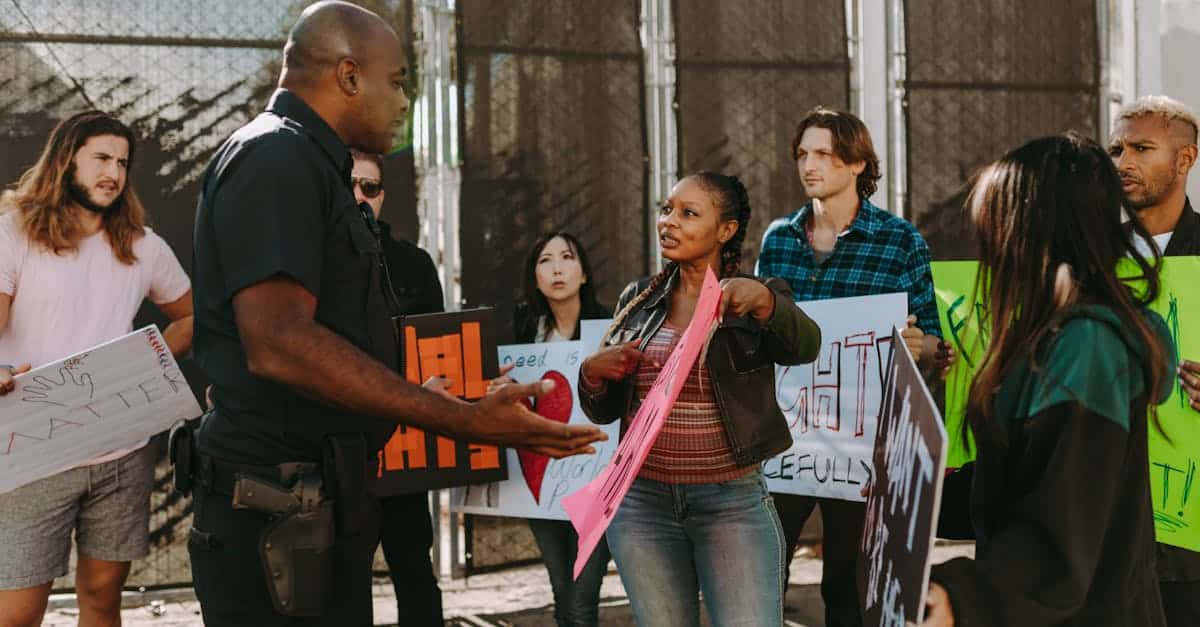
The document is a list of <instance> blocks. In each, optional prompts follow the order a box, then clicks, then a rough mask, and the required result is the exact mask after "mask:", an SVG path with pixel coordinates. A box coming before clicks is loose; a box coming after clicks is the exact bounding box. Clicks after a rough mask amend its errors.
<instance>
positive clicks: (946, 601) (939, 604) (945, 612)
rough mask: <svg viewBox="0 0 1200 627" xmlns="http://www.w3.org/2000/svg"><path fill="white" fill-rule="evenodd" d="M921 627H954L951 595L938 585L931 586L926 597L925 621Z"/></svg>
mask: <svg viewBox="0 0 1200 627" xmlns="http://www.w3.org/2000/svg"><path fill="white" fill-rule="evenodd" d="M908 624H909V625H911V624H912V623H908ZM921 627H954V609H953V608H952V607H951V606H950V595H948V594H946V589H945V588H943V587H941V586H939V585H938V584H936V583H931V584H929V594H928V595H926V597H925V620H924V621H922V622H921Z"/></svg>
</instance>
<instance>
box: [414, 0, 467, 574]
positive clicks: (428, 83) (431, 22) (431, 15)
mask: <svg viewBox="0 0 1200 627" xmlns="http://www.w3.org/2000/svg"><path fill="white" fill-rule="evenodd" d="M415 12H416V15H415V16H414V20H413V26H414V28H413V30H414V43H413V48H414V51H415V54H416V60H415V61H416V63H415V64H416V70H417V81H418V91H417V93H416V94H415V98H414V101H413V152H414V161H415V164H416V171H417V218H418V220H419V222H420V227H421V228H420V235H419V239H418V243H419V244H420V246H421V247H422V248H424V249H425V250H427V251H429V253H430V255H431V256H432V257H433V259H434V263H435V264H437V267H438V273H439V274H440V275H441V280H442V288H443V293H444V298H445V304H446V308H447V309H448V310H454V309H457V308H458V307H459V305H460V303H461V302H462V281H461V277H462V257H461V254H460V252H459V236H458V231H459V187H460V184H461V182H462V176H461V172H460V168H459V165H460V157H459V146H458V115H459V112H458V85H457V82H456V75H455V71H454V67H453V59H454V54H453V49H454V45H455V39H456V37H455V33H456V30H457V28H456V24H455V6H454V0H417V3H416V5H415ZM430 505H431V507H430V514H431V516H432V517H433V555H432V560H433V564H434V568H435V569H436V571H437V572H438V573H439V574H440V573H443V572H446V571H447V570H449V571H450V572H451V573H453V572H454V571H455V568H454V567H455V565H456V564H457V563H458V553H459V551H458V544H459V543H458V533H457V527H458V515H457V514H455V513H451V514H450V515H449V525H448V528H447V527H445V526H443V525H442V521H441V513H442V492H441V491H436V492H433V493H432V494H431V495H430ZM447 533H448V534H449V540H450V542H449V545H450V546H449V550H450V551H449V552H450V555H449V556H445V557H446V558H448V559H449V561H450V564H449V568H448V569H447V568H446V567H445V565H443V557H444V556H443V551H442V539H443V537H444V534H447Z"/></svg>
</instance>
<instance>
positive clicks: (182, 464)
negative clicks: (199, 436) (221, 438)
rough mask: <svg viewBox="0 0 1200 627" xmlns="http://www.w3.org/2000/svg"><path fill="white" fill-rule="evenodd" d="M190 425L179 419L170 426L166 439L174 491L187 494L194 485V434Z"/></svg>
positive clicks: (195, 458) (195, 457)
mask: <svg viewBox="0 0 1200 627" xmlns="http://www.w3.org/2000/svg"><path fill="white" fill-rule="evenodd" d="M195 433H196V432H195V430H194V429H193V428H192V425H191V424H190V423H188V422H187V421H184V420H181V421H179V422H177V423H175V424H174V425H173V426H172V427H171V436H170V438H169V439H168V440H167V456H168V458H170V460H171V465H172V466H173V468H174V474H175V491H176V492H179V493H180V494H188V493H190V492H191V491H192V486H194V485H195V477H196V460H197V456H196V436H195Z"/></svg>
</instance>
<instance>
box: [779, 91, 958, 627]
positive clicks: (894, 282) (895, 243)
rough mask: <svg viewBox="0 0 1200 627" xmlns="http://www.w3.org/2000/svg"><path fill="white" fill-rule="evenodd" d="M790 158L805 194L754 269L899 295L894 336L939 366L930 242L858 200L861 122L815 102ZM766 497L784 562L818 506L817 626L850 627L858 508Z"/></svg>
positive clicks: (823, 288) (855, 621) (864, 147)
mask: <svg viewBox="0 0 1200 627" xmlns="http://www.w3.org/2000/svg"><path fill="white" fill-rule="evenodd" d="M792 156H793V158H795V159H796V165H797V169H798V171H799V174H800V178H801V180H802V181H803V183H804V192H805V194H807V195H808V196H809V197H810V198H811V199H812V200H810V201H809V203H808V204H806V205H804V206H803V207H801V208H800V209H799V210H798V211H795V212H793V213H792V214H791V215H788V216H785V217H782V218H779V219H778V220H775V221H774V222H772V223H771V225H770V226H769V227H768V228H767V232H766V234H765V235H764V236H763V242H762V251H761V253H760V254H759V257H758V265H757V267H756V273H757V274H758V275H759V276H761V277H779V278H782V279H785V280H787V281H788V282H790V283H791V285H792V290H793V292H794V293H795V297H796V300H797V301H809V300H821V299H826V298H839V297H845V296H869V295H873V294H887V293H891V292H906V293H907V294H908V309H909V312H910V314H911V315H910V316H909V317H908V328H906V329H904V331H903V332H902V334H901V335H902V336H903V337H904V340H905V344H907V345H908V348H909V350H910V351H911V352H912V355H913V359H915V360H916V361H917V363H918V364H919V365H920V366H921V367H922V370H923V371H925V372H927V373H928V372H932V371H935V370H939V369H944V368H945V367H947V366H948V364H949V361H950V360H951V359H952V358H953V355H952V353H951V352H950V350H949V349H948V348H946V347H945V345H944V344H941V342H940V339H941V334H942V333H941V326H940V324H939V323H938V313H937V305H936V303H935V301H934V296H933V275H932V273H931V271H930V268H929V261H930V256H929V247H928V246H926V245H925V240H924V239H922V238H921V234H920V233H919V232H917V229H916V228H915V227H913V225H911V224H909V223H908V222H905V221H904V220H902V219H900V218H898V217H896V216H894V215H892V214H890V213H888V212H886V211H884V210H883V209H880V208H879V207H876V206H875V205H873V204H871V202H870V201H869V200H867V198H868V197H869V196H870V195H871V194H872V193H874V191H875V185H876V182H877V181H878V180H879V178H880V174H879V158H878V157H877V156H876V155H875V149H874V146H873V145H872V143H871V135H870V133H869V132H868V130H867V127H866V125H864V124H863V123H862V121H861V120H859V119H858V118H857V117H855V116H853V115H851V114H849V113H844V112H841V111H833V110H829V109H824V108H820V107H818V108H817V109H814V110H813V111H811V112H810V113H809V114H808V116H807V117H806V118H805V119H804V120H803V121H802V122H801V123H800V126H799V128H797V130H796V136H795V138H794V139H793V140H792ZM774 498H775V505H776V508H777V509H778V511H779V518H780V521H781V522H782V523H783V528H784V536H785V538H786V540H787V556H788V558H787V559H788V564H789V565H790V564H791V559H792V554H793V553H794V552H795V548H796V542H797V540H798V539H799V536H800V531H801V529H803V527H804V524H805V522H806V521H807V520H808V517H809V515H810V514H811V513H812V511H813V508H814V507H815V506H816V505H817V503H818V502H819V503H820V504H821V518H822V523H823V528H824V566H823V568H824V572H823V576H822V579H821V596H822V598H823V599H824V601H825V624H826V625H827V626H829V627H859V626H860V625H861V624H862V617H861V614H860V611H859V603H858V594H857V588H856V582H855V576H856V575H855V573H856V570H855V562H856V560H857V558H858V551H859V540H860V538H861V536H862V530H863V518H864V514H865V504H864V503H858V502H851V501H842V500H835V499H824V498H821V499H818V498H815V497H810V496H796V495H789V494H775V495H774Z"/></svg>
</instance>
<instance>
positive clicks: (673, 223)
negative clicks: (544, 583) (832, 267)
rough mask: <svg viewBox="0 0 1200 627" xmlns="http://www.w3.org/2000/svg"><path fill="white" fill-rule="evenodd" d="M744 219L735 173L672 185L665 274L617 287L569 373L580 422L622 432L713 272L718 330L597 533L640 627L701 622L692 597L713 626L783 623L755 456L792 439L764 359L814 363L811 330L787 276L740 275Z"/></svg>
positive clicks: (663, 220) (772, 515)
mask: <svg viewBox="0 0 1200 627" xmlns="http://www.w3.org/2000/svg"><path fill="white" fill-rule="evenodd" d="M749 222H750V202H749V198H748V197H747V194H746V188H745V187H744V186H743V185H742V183H741V182H740V181H738V179H737V178H736V177H732V176H725V175H722V174H715V173H709V172H701V173H699V174H695V175H693V176H689V177H687V178H685V179H683V180H682V181H680V182H679V183H677V184H676V185H675V187H674V188H673V189H672V190H671V196H670V198H668V199H667V201H666V203H665V204H664V205H663V206H662V208H661V209H660V211H659V217H658V225H657V226H658V237H659V243H660V245H661V247H662V252H663V257H664V258H666V260H667V263H666V266H665V267H664V269H663V271H662V272H660V273H659V274H658V275H657V276H654V277H651V278H646V279H642V280H640V281H635V282H633V283H630V284H629V286H628V287H626V288H625V291H624V293H623V294H622V295H621V298H620V300H619V302H618V305H617V307H618V309H619V313H618V314H617V315H616V317H615V319H614V320H613V323H612V326H611V327H610V328H609V330H608V332H607V333H606V334H605V340H604V342H605V343H604V348H602V349H601V350H599V351H598V352H597V353H595V354H593V355H591V356H590V357H588V358H587V359H586V360H584V362H583V364H582V367H581V370H580V397H581V402H582V405H583V408H584V411H585V412H586V413H587V414H588V416H589V417H590V418H591V419H592V420H593V421H595V422H599V423H610V422H613V421H616V420H623V423H622V426H623V427H625V426H627V425H628V421H629V420H631V419H632V417H633V416H634V415H635V414H636V413H637V407H638V405H639V404H640V402H641V400H642V399H643V398H644V397H645V395H646V394H647V393H648V392H649V390H650V388H651V386H652V385H653V383H654V380H655V379H656V378H657V376H658V374H659V372H660V370H661V369H662V365H661V364H663V363H666V361H667V357H668V356H669V355H670V353H671V351H672V350H673V349H674V346H675V343H676V342H678V341H679V339H680V337H681V336H682V335H683V332H684V330H685V329H686V328H687V326H688V324H689V323H690V322H691V319H692V315H693V313H694V312H695V308H696V305H697V301H698V298H699V295H700V291H701V287H702V285H703V283H704V278H705V275H706V272H707V271H708V270H709V269H710V268H711V269H712V270H713V271H714V272H716V273H718V274H719V276H720V277H721V279H722V285H721V287H722V307H723V308H724V313H723V318H722V320H721V323H720V325H719V327H718V328H717V329H716V330H715V331H714V332H713V333H712V335H711V336H710V337H709V339H708V341H707V345H706V346H705V349H704V352H703V353H702V356H701V357H700V359H698V360H697V362H696V364H695V366H693V368H692V370H691V372H689V373H688V375H687V378H686V380H685V381H684V383H683V386H682V388H681V389H680V391H679V397H678V400H676V402H675V405H674V406H673V407H672V409H671V413H670V415H669V416H668V417H667V418H666V422H665V424H664V425H663V427H662V431H661V432H660V433H659V435H658V438H657V439H656V440H655V442H654V443H653V447H652V448H651V450H650V452H649V455H648V457H647V458H646V461H645V464H644V465H643V466H642V468H641V471H640V473H639V474H638V477H637V479H636V480H635V481H634V482H633V485H632V486H631V487H630V489H629V492H628V494H627V495H626V496H625V498H624V500H623V501H622V502H621V505H620V508H619V509H618V510H617V513H616V515H615V517H614V518H613V520H612V523H611V525H610V526H609V528H608V543H609V547H610V548H611V549H612V553H613V558H614V559H615V560H616V562H617V569H618V571H619V572H620V575H621V581H622V582H623V583H624V584H625V590H626V592H627V593H628V594H629V601H630V604H631V605H632V607H633V612H634V615H635V616H636V617H637V623H638V625H640V626H642V627H657V626H666V625H671V626H675V625H681V626H682V625H686V626H691V625H699V624H700V623H699V620H700V601H699V594H698V593H703V596H704V604H705V607H706V609H707V610H708V616H709V618H710V619H711V621H712V624H713V625H714V626H715V627H722V626H726V625H754V626H755V627H770V626H772V625H782V623H783V568H784V560H783V549H784V541H783V531H782V529H781V527H780V524H779V518H778V516H777V514H776V512H775V508H774V505H773V504H772V501H771V497H770V495H769V494H768V493H767V487H766V482H765V480H764V479H763V476H762V472H761V470H759V462H761V461H762V460H764V459H766V458H768V457H771V456H773V455H775V454H777V453H779V452H781V451H783V450H785V449H787V448H788V447H789V446H790V445H791V442H792V438H791V433H790V432H789V430H788V425H787V421H786V420H785V419H784V417H783V414H782V412H781V411H780V410H779V406H778V404H776V401H775V391H774V390H775V387H774V385H775V364H799V363H805V362H810V361H812V360H813V359H815V358H816V356H817V351H818V349H819V346H820V331H819V330H818V329H817V326H816V324H815V323H813V321H812V320H810V319H809V318H808V317H807V316H805V315H804V313H803V312H801V311H800V309H799V308H798V307H797V306H796V304H795V302H793V300H792V293H791V289H790V288H789V287H788V284H787V283H786V282H784V281H782V280H780V279H768V280H766V281H765V282H764V281H760V280H759V279H756V278H753V277H749V276H747V275H743V274H741V272H740V261H741V251H742V242H743V240H744V239H745V236H746V228H747V226H748V225H749Z"/></svg>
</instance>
